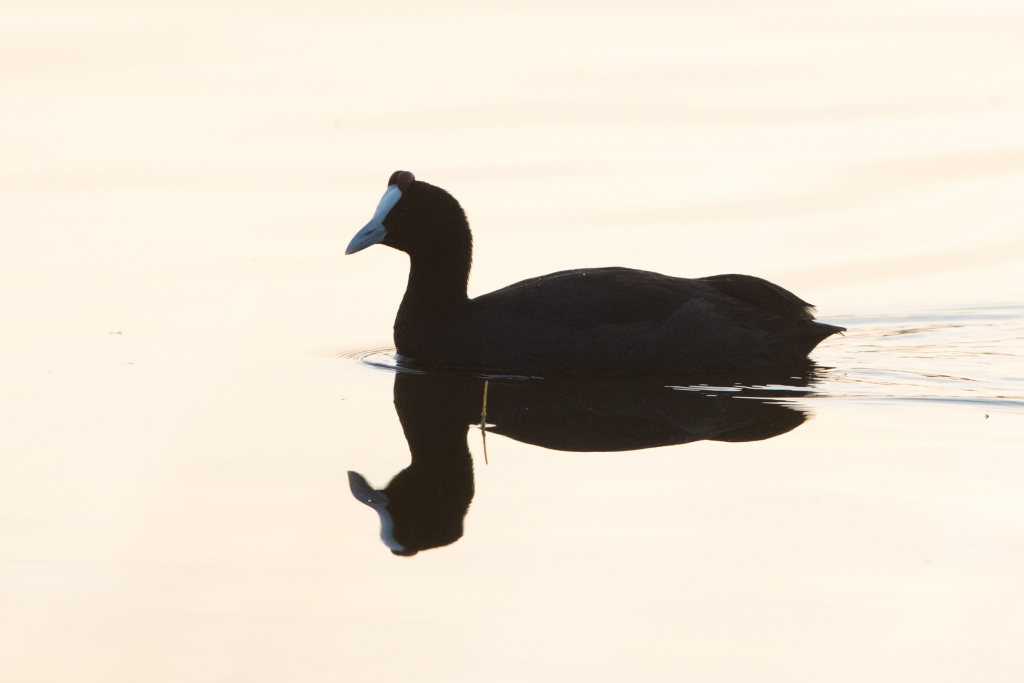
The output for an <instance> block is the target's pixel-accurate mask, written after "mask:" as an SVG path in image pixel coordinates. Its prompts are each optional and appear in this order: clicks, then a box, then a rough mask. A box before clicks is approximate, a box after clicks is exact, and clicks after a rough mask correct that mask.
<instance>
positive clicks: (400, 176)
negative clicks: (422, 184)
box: [388, 171, 416, 192]
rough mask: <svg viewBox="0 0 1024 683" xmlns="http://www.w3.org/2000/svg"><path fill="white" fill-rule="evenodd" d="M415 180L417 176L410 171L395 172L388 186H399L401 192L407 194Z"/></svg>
mask: <svg viewBox="0 0 1024 683" xmlns="http://www.w3.org/2000/svg"><path fill="white" fill-rule="evenodd" d="M414 180H416V176H414V175H413V174H412V173H410V172H409V171H395V172H394V173H392V174H391V178H389V179H388V185H397V186H398V189H399V190H401V191H402V192H405V191H406V190H407V189H408V188H409V186H410V185H412V182H413V181H414Z"/></svg>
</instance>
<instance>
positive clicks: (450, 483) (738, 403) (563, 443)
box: [348, 364, 815, 556]
mask: <svg viewBox="0 0 1024 683" xmlns="http://www.w3.org/2000/svg"><path fill="white" fill-rule="evenodd" d="M792 372H794V371H793V370H792V369H789V370H787V373H792ZM799 372H800V374H799V375H797V376H791V375H789V374H780V373H769V372H765V371H755V372H749V371H748V372H747V373H744V374H743V376H736V375H732V376H715V377H702V378H682V377H676V376H672V377H663V376H659V377H643V378H636V377H629V378H584V379H579V378H556V379H544V380H525V381H522V380H520V381H515V380H494V379H491V380H489V382H488V384H489V389H488V402H487V423H488V427H487V431H489V432H491V433H493V434H501V435H503V436H506V437H508V438H511V439H515V440H516V441H521V442H523V443H528V444H533V445H536V446H541V447H543V448H550V449H553V450H559V451H606V452H607V451H633V450H639V449H644V448H654V447H658V446H670V445H678V444H685V443H691V442H694V441H702V440H710V441H728V442H743V441H760V440H762V439H770V438H772V437H775V436H778V435H780V434H784V433H786V432H788V431H790V430H792V429H795V428H796V427H798V426H800V425H801V424H803V422H804V420H805V419H806V414H805V413H804V411H803V410H802V409H801V408H800V407H799V406H796V405H792V404H789V403H780V402H779V399H785V398H788V399H792V398H794V397H798V396H802V395H805V394H806V393H808V390H807V389H806V388H801V387H808V386H809V384H810V383H811V382H812V381H813V379H814V376H815V375H814V373H815V368H814V367H813V366H811V365H809V364H808V365H805V366H804V367H803V368H802V369H801V370H800V371H799ZM699 380H706V381H707V382H710V383H712V384H713V386H717V387H720V389H714V388H712V387H709V386H701V385H695V384H693V383H694V382H696V381H699ZM677 385H678V386H677ZM765 385H775V386H774V387H773V388H772V389H770V390H767V389H760V390H758V389H752V388H750V387H752V386H765ZM780 385H785V386H787V387H789V388H788V389H782V388H781V386H780ZM673 387H675V388H673ZM741 387H744V388H741ZM483 388H484V380H483V379H480V378H477V377H471V376H467V375H459V374H455V373H449V372H436V371H432V372H427V373H424V374H405V373H399V374H396V375H395V387H394V396H395V411H396V412H397V413H398V419H399V421H400V422H401V423H402V430H403V431H404V432H405V438H406V440H407V441H408V443H409V451H410V453H411V455H412V463H411V464H410V465H409V466H408V467H407V468H405V469H404V470H402V471H401V472H399V473H398V474H396V475H395V477H394V478H393V479H392V480H391V482H390V483H389V484H388V485H387V486H386V487H385V488H383V489H379V490H378V489H375V488H373V486H371V485H370V483H369V482H367V481H366V479H365V478H364V477H363V476H362V475H361V474H359V473H357V472H349V473H348V478H349V488H350V489H351V491H352V495H354V496H355V497H356V498H357V499H358V500H359V501H360V502H362V503H365V504H366V505H368V506H370V507H372V508H373V509H374V510H376V511H377V514H378V515H379V516H380V523H381V539H382V540H383V541H384V543H385V545H387V546H388V547H389V548H390V549H391V551H392V552H393V553H394V554H396V555H406V556H408V555H415V554H416V553H418V552H419V551H421V550H426V549H428V548H437V547H440V546H445V545H449V544H451V543H454V542H455V541H457V540H458V539H459V538H461V537H462V534H463V520H464V518H465V516H466V513H467V511H468V510H469V505H470V503H471V502H472V500H473V493H474V478H473V459H472V456H471V455H470V451H469V445H468V443H467V439H466V435H467V433H468V430H469V426H470V425H478V424H479V423H480V421H481V416H482V415H481V413H482V397H483ZM566 486H567V487H571V486H572V482H566Z"/></svg>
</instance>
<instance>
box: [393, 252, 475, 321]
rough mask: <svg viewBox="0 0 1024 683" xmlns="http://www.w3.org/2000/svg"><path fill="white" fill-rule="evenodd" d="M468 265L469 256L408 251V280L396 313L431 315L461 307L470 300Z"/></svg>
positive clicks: (414, 315)
mask: <svg viewBox="0 0 1024 683" xmlns="http://www.w3.org/2000/svg"><path fill="white" fill-rule="evenodd" d="M469 268H470V263H469V262H468V260H465V259H460V258H454V257H452V256H451V255H450V256H449V257H448V258H438V257H435V256H431V255H419V256H418V255H415V254H412V255H410V257H409V284H408V285H407V286H406V288H405V297H404V298H403V299H402V306H401V308H400V309H399V314H400V315H401V314H402V313H403V312H404V313H405V314H407V315H411V316H413V317H420V316H430V317H434V316H437V315H443V314H444V313H447V312H449V311H451V310H453V309H458V308H460V307H461V306H463V305H464V304H465V303H466V302H467V301H468V300H469V297H468V296H467V294H466V289H467V285H468V283H469Z"/></svg>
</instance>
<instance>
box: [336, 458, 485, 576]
mask: <svg viewBox="0 0 1024 683" xmlns="http://www.w3.org/2000/svg"><path fill="white" fill-rule="evenodd" d="M435 475H436V473H433V472H421V471H419V470H418V468H416V467H415V466H410V467H408V468H406V469H404V470H402V471H401V472H399V473H398V474H397V475H395V478H394V479H392V480H391V483H389V484H388V485H387V487H386V488H384V489H383V490H379V491H378V490H377V489H374V488H373V487H372V486H370V484H369V482H367V481H366V479H365V478H363V476H362V475H361V474H359V473H358V472H349V473H348V483H349V488H350V489H351V490H352V495H353V496H355V497H356V499H357V500H358V501H359V502H361V503H364V504H366V505H368V506H369V507H371V508H373V509H374V511H376V513H377V515H378V516H379V517H380V539H381V540H382V541H383V542H384V545H386V546H387V547H388V548H390V549H391V552H392V553H394V554H395V555H404V556H407V557H408V556H412V555H415V554H416V553H418V552H419V551H421V550H428V549H430V548H439V547H441V546H445V545H449V544H451V543H454V542H455V541H457V540H459V539H460V538H462V520H463V517H465V515H466V510H467V508H468V507H469V501H468V499H466V498H467V497H466V496H465V495H459V493H460V492H459V491H457V490H454V491H453V490H449V487H447V486H445V485H444V484H445V483H449V482H450V481H451V480H450V479H449V482H445V481H444V479H446V478H440V479H438V478H437V477H436V476H435ZM470 476H472V475H470ZM457 488H462V487H457ZM469 497H472V484H470V492H469Z"/></svg>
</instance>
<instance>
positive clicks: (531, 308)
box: [345, 171, 843, 377]
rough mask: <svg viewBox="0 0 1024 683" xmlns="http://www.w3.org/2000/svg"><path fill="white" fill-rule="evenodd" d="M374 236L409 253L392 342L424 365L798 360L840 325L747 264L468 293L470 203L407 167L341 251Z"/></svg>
mask: <svg viewBox="0 0 1024 683" xmlns="http://www.w3.org/2000/svg"><path fill="white" fill-rule="evenodd" d="M373 244H385V245H387V246H389V247H392V248H394V249H398V250H400V251H404V252H405V253H407V254H409V264H410V268H409V283H408V286H407V287H406V290H405V297H404V298H403V299H402V304H401V306H400V307H399V309H398V316H397V317H396V319H395V337H394V339H395V347H396V349H397V351H398V353H399V354H400V355H401V356H403V357H405V358H406V359H411V360H413V361H415V362H417V363H421V364H423V365H426V366H432V367H438V368H447V369H452V370H462V371H473V372H486V373H501V374H515V375H527V376H542V377H543V376H554V375H574V376H597V375H644V374H658V373H673V372H675V373H708V372H722V371H729V370H739V369H745V368H755V367H770V366H781V365H787V364H796V363H799V362H801V361H802V360H803V359H805V358H806V356H807V354H808V353H810V351H811V350H812V349H813V348H814V347H815V346H817V345H818V343H819V342H821V340H823V339H824V338H825V337H828V336H829V335H832V334H835V333H836V332H840V331H842V330H843V328H841V327H836V326H834V325H826V324H824V323H820V322H817V321H815V320H814V315H813V307H812V306H811V305H810V304H808V303H807V302H805V301H803V300H801V299H800V298H798V297H797V296H795V295H794V294H792V293H791V292H788V291H787V290H785V289H783V288H782V287H779V286H778V285H775V284H772V283H771V282H768V281H767V280H762V279H761V278H756V277H752V276H750V275H714V276H711V277H703V278H697V279H685V278H677V277H670V276H668V275H660V274H658V273H651V272H647V271H642V270H632V269H629V268H581V269H576V270H566V271H561V272H558V273H551V274H550V275H543V276H541V277H537V278H532V279H529V280H523V281H522V282H517V283H516V284H514V285H510V286H508V287H505V288H504V289H499V290H497V291H495V292H491V293H490V294H484V295H483V296H479V297H476V298H475V299H470V298H469V297H468V296H467V295H466V285H467V282H468V280H469V269H470V265H471V262H472V259H473V237H472V235H471V234H470V231H469V222H468V221H467V220H466V214H465V212H464V211H463V210H462V207H461V206H460V205H459V203H458V201H456V200H455V198H454V197H452V196H451V195H450V194H448V193H447V192H445V191H444V190H442V189H441V188H440V187H435V186H434V185H430V184H429V183H425V182H422V181H419V180H416V178H415V177H414V176H413V174H412V173H410V172H408V171H395V173H393V174H392V175H391V178H390V179H389V180H388V188H387V190H386V191H385V192H384V196H383V197H382V198H381V200H380V204H378V205H377V210H376V212H375V213H374V214H373V218H372V219H371V220H370V222H369V223H367V224H366V226H365V227H364V228H363V229H362V230H360V231H359V232H358V233H356V236H355V237H353V238H352V241H351V242H350V243H349V245H348V248H347V249H346V250H345V253H346V254H354V253H356V252H357V251H361V250H362V249H365V248H366V247H369V246H370V245H373Z"/></svg>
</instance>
